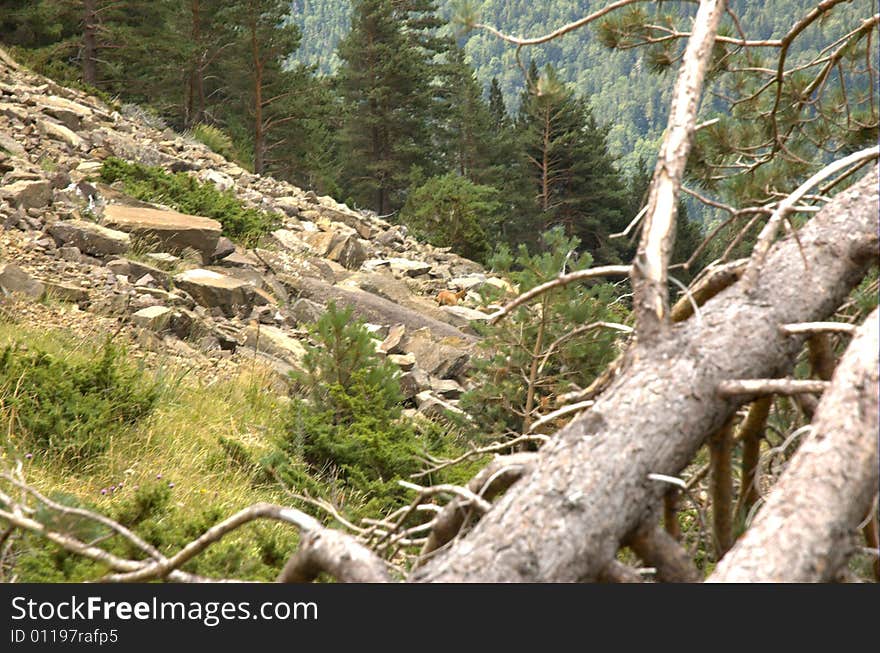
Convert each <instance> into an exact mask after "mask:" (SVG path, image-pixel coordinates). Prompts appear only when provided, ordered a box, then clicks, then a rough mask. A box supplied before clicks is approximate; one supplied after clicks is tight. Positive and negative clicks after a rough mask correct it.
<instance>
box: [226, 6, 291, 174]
mask: <svg viewBox="0 0 880 653" xmlns="http://www.w3.org/2000/svg"><path fill="white" fill-rule="evenodd" d="M289 13H290V6H289V3H288V2H286V0H238V1H237V2H235V3H228V6H227V8H226V10H225V13H224V18H225V19H226V21H227V24H228V25H230V26H231V29H232V30H233V32H234V34H235V36H236V37H237V38H236V48H235V50H234V54H233V56H234V61H233V65H235V75H229V76H228V78H229V81H230V90H231V93H232V94H233V96H234V97H235V99H236V101H237V105H238V107H239V108H240V109H244V110H245V111H246V113H245V114H244V117H245V118H246V119H245V123H246V124H247V126H248V127H249V130H250V135H251V145H252V151H253V163H254V172H256V173H258V174H262V173H263V172H265V171H266V167H267V164H268V162H269V159H270V151H271V150H272V149H273V147H275V146H276V143H277V141H273V140H272V139H271V136H272V133H273V132H274V131H275V130H276V129H277V128H278V127H280V126H281V125H283V124H285V123H288V122H291V121H292V120H295V119H296V117H295V116H290V115H289V114H288V112H287V109H288V108H289V107H288V106H285V105H286V101H288V100H289V99H290V98H292V97H293V96H294V95H295V94H296V93H297V92H298V88H297V85H296V84H295V83H294V80H295V77H296V73H295V72H293V71H289V70H287V69H286V68H285V65H284V63H285V59H286V58H287V57H288V56H289V55H290V54H291V53H292V52H293V51H294V50H296V48H297V47H298V46H299V39H300V34H299V29H298V28H297V27H296V25H294V24H293V23H291V22H289V21H287V20H286V19H287V17H288V15H289ZM227 65H228V64H227Z"/></svg>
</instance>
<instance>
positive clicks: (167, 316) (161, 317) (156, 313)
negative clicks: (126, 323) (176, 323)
mask: <svg viewBox="0 0 880 653" xmlns="http://www.w3.org/2000/svg"><path fill="white" fill-rule="evenodd" d="M172 313H173V311H172V309H170V308H168V307H167V306H148V307H147V308H142V309H141V310H139V311H137V312H136V313H134V314H133V315H132V316H131V321H132V324H134V325H135V326H138V327H141V328H142V329H149V330H150V331H162V330H163V329H164V328H165V327H166V326H167V325H168V323H169V322H170V321H171V315H172Z"/></svg>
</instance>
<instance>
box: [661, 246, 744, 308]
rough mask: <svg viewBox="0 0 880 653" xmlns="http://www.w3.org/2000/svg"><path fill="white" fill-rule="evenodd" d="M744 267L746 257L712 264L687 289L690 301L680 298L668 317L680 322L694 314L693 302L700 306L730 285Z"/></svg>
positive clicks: (735, 280)
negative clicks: (720, 263) (716, 264)
mask: <svg viewBox="0 0 880 653" xmlns="http://www.w3.org/2000/svg"><path fill="white" fill-rule="evenodd" d="M745 267H746V259H739V260H736V261H731V262H730V263H724V264H722V265H718V266H712V267H709V268H707V269H706V271H705V272H704V274H701V275H700V277H698V278H697V280H696V281H695V282H694V283H692V284H691V287H690V289H689V291H690V297H691V299H692V300H693V301H691V300H690V299H689V298H688V297H686V296H685V297H682V298H680V299H679V300H678V301H677V302H676V303H675V305H674V306H673V307H672V311H671V312H670V315H669V318H670V320H672V321H673V322H682V321H684V320H686V319H688V318H689V317H690V316H691V315H693V314H694V308H693V304H694V303H696V305H697V306H702V305H703V304H705V303H706V302H707V301H709V300H710V299H711V298H712V297H714V296H715V295H717V294H718V293H720V292H721V291H722V290H724V289H725V288H728V287H730V286H732V285H733V284H734V283H736V282H737V280H738V279H739V278H740V276H741V275H742V273H743V270H745Z"/></svg>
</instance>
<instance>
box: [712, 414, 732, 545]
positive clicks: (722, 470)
mask: <svg viewBox="0 0 880 653" xmlns="http://www.w3.org/2000/svg"><path fill="white" fill-rule="evenodd" d="M732 455H733V416H732V415H731V417H730V419H728V420H727V422H726V423H725V424H724V426H722V427H721V428H720V429H719V430H718V432H717V433H715V434H714V435H713V436H712V437H711V438H709V456H710V465H711V468H712V474H711V476H710V477H709V493H710V495H711V497H712V529H713V531H714V533H715V559H716V560H720V559H721V558H723V557H724V554H725V553H727V551H728V550H729V549H730V547H731V546H732V545H733V515H732V513H731V511H732V509H733V503H732V501H733V468H732V461H731V457H732Z"/></svg>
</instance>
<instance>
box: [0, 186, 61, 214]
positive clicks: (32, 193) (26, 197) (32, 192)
mask: <svg viewBox="0 0 880 653" xmlns="http://www.w3.org/2000/svg"><path fill="white" fill-rule="evenodd" d="M0 197H3V198H4V199H6V200H8V201H9V203H10V204H12V205H13V206H19V207H21V208H23V209H38V208H42V207H44V206H47V205H48V204H49V202H51V201H52V186H51V185H50V184H49V182H48V181H46V180H44V179H39V180H21V181H16V182H13V183H11V184H9V185H8V186H3V187H2V188H0Z"/></svg>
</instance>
